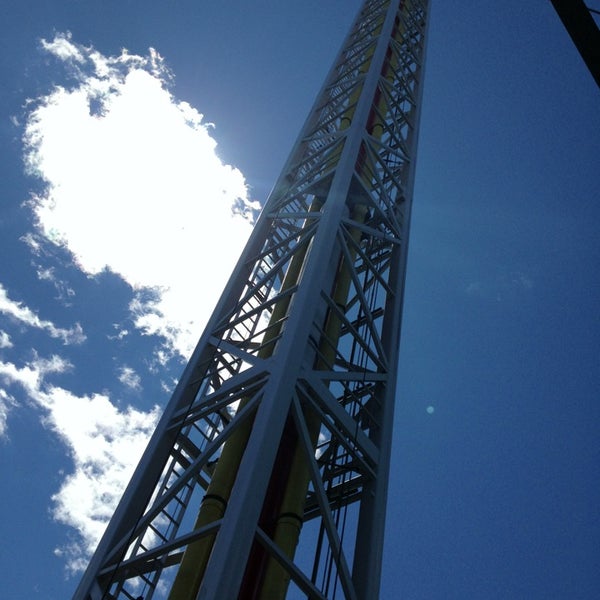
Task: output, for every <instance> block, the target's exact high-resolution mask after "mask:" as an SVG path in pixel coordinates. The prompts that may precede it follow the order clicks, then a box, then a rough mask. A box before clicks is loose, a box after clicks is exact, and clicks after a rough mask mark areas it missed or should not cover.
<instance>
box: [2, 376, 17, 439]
mask: <svg viewBox="0 0 600 600" xmlns="http://www.w3.org/2000/svg"><path fill="white" fill-rule="evenodd" d="M15 404H16V402H15V399H14V397H13V396H11V395H10V394H9V393H8V392H7V391H6V390H5V389H3V388H0V438H3V437H5V436H6V421H7V419H8V412H9V410H10V408H11V407H13V406H14V405H15Z"/></svg>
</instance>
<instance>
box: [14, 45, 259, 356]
mask: <svg viewBox="0 0 600 600" xmlns="http://www.w3.org/2000/svg"><path fill="white" fill-rule="evenodd" d="M43 48H44V49H45V50H46V51H47V52H50V53H52V54H53V55H54V56H55V57H56V58H57V59H58V60H59V61H61V63H63V64H64V65H65V68H68V69H70V70H71V72H72V74H74V75H75V79H76V81H77V83H76V84H75V85H73V86H71V87H70V88H69V89H67V88H64V87H56V88H55V89H54V90H53V91H52V92H51V93H50V94H48V95H47V96H45V97H43V98H41V99H39V100H38V101H37V103H36V104H35V108H34V109H33V110H32V111H31V112H30V114H29V118H28V121H27V126H26V130H25V136H24V141H25V147H26V164H27V167H28V169H29V172H30V173H32V174H33V175H35V176H36V177H38V178H40V179H41V180H42V181H43V182H44V184H45V190H44V192H43V193H42V194H40V195H37V196H34V197H33V198H32V199H31V203H30V204H31V207H32V210H33V212H34V214H35V218H36V220H37V227H38V229H39V230H40V232H41V233H42V234H43V235H44V236H45V237H46V238H47V239H48V240H50V241H51V242H53V243H55V244H58V245H61V246H64V247H66V248H68V249H69V250H70V251H71V252H72V253H73V255H74V258H75V261H76V263H77V264H78V265H79V266H80V268H81V269H82V270H83V271H85V272H86V273H89V274H92V275H94V274H97V273H99V272H101V271H102V270H103V269H110V270H111V271H113V272H114V273H117V274H118V275H120V276H121V277H122V278H123V279H124V280H125V281H127V282H128V283H129V284H130V285H131V286H132V287H133V288H134V289H135V290H138V291H139V295H138V299H137V301H136V302H134V304H133V305H132V311H133V314H134V318H135V322H136V325H137V326H138V327H140V328H141V329H142V330H144V331H145V332H147V333H156V334H159V335H162V336H164V338H165V340H166V342H167V346H168V347H170V348H171V349H172V350H174V351H176V352H179V353H180V354H182V355H184V356H185V355H187V354H188V353H189V352H190V351H191V349H192V348H193V346H194V343H195V341H196V339H197V337H198V335H199V333H200V331H201V328H202V326H203V325H204V323H205V322H206V320H207V319H208V316H209V315H210V312H211V310H212V308H213V307H214V305H215V303H216V300H217V298H218V295H219V294H220V292H221V290H222V289H223V287H224V285H225V283H226V281H227V279H228V277H229V274H230V272H231V269H232V268H233V265H234V264H235V261H236V259H237V257H238V256H239V254H240V252H241V249H242V247H243V245H244V243H245V241H246V240H247V238H248V235H249V233H250V230H251V220H252V219H251V215H252V211H253V209H255V208H256V205H255V204H253V203H252V202H250V201H249V199H248V196H247V189H246V186H245V182H244V178H243V176H242V174H241V173H240V172H239V171H238V170H237V169H235V168H233V167H231V166H228V165H224V164H223V163H222V162H221V160H220V159H219V157H218V156H217V154H216V152H215V148H216V142H215V140H214V139H213V138H212V137H211V135H210V127H209V126H208V125H206V124H204V123H203V121H202V115H201V114H200V113H199V112H198V111H197V110H196V109H194V108H193V107H192V106H190V105H189V104H188V103H185V102H178V101H176V100H175V98H174V97H173V96H172V94H171V93H170V92H169V91H168V89H167V82H168V79H169V78H170V74H169V73H168V71H167V70H166V68H165V67H164V65H163V61H162V59H161V57H160V56H159V55H158V54H157V53H156V52H155V51H152V50H151V51H150V53H149V55H148V56H147V57H141V56H135V55H131V54H128V53H127V52H126V51H124V52H123V53H122V54H121V55H120V56H116V57H105V56H102V55H101V54H100V53H99V52H97V51H95V50H93V49H92V48H86V47H84V46H80V45H76V44H74V43H73V42H72V41H71V39H70V36H69V35H60V34H59V35H57V36H56V37H55V39H54V40H53V41H51V42H46V41H44V42H43ZM148 289H152V290H153V292H154V293H153V294H148V293H146V292H145V290H146V291H147V290H148Z"/></svg>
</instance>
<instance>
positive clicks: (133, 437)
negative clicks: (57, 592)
mask: <svg viewBox="0 0 600 600" xmlns="http://www.w3.org/2000/svg"><path fill="white" fill-rule="evenodd" d="M71 368H72V366H71V365H70V363H68V362H67V361H65V360H64V359H62V358H61V357H59V356H52V357H51V358H49V359H42V358H39V357H37V358H35V359H34V360H33V361H30V362H28V363H27V364H25V365H23V366H21V367H19V366H17V365H15V364H13V363H10V362H1V361H0V381H1V382H2V383H3V384H4V388H2V389H0V433H1V432H2V425H3V422H4V421H3V414H4V413H3V406H4V403H9V402H11V401H12V400H13V397H12V396H11V395H10V394H9V393H8V392H7V391H6V389H5V388H6V387H10V386H15V385H16V386H20V387H21V388H22V389H23V390H24V391H25V392H26V394H27V396H28V398H29V399H30V400H31V401H33V402H35V403H36V404H37V405H38V406H39V407H41V408H42V409H43V411H44V414H45V417H44V423H45V424H46V425H47V427H49V428H50V429H51V430H52V431H54V432H55V433H56V434H58V436H60V438H61V440H62V441H63V442H64V443H65V444H66V446H67V448H68V449H69V453H70V455H71V457H72V459H73V463H74V470H73V472H72V473H70V474H68V475H67V477H66V478H65V480H64V481H63V483H62V485H61V487H60V489H59V490H58V492H57V493H56V494H55V495H54V496H53V497H52V502H53V508H52V514H53V515H54V518H55V519H56V520H57V521H59V522H61V523H64V524H66V525H69V526H70V527H72V528H74V529H75V531H76V532H77V536H76V537H74V538H73V539H72V540H71V541H70V542H69V543H67V544H65V545H63V546H61V548H58V549H57V553H58V554H61V555H63V556H65V557H66V559H67V566H68V568H69V570H70V571H77V570H80V569H82V568H83V567H84V566H85V563H86V561H87V559H88V558H89V555H90V554H91V552H92V551H93V549H94V548H95V546H96V544H97V543H98V540H99V538H100V536H101V535H102V532H103V531H104V528H105V526H106V523H107V521H108V519H109V518H110V516H111V514H112V512H113V511H114V509H115V507H116V505H117V502H118V500H119V498H120V495H121V493H122V491H123V489H124V488H125V485H126V484H127V481H128V480H129V478H130V477H131V473H132V472H133V469H134V467H135V465H136V463H137V461H138V460H139V458H140V456H141V453H142V452H143V449H144V447H145V446H146V443H147V441H148V437H149V436H150V434H151V432H152V431H153V429H154V427H155V425H156V422H157V420H158V415H159V409H158V408H157V407H155V408H154V409H153V410H151V411H149V412H143V411H139V410H136V409H134V408H132V407H127V408H125V409H124V410H120V409H118V408H117V407H116V406H115V405H114V404H113V403H112V402H111V399H110V398H109V397H108V396H107V395H106V394H91V395H84V396H77V395H75V394H73V393H72V392H70V391H68V390H66V389H64V388H62V387H58V386H55V385H52V384H51V383H50V382H49V379H51V377H52V375H54V374H60V373H64V372H65V371H68V370H70V369H71Z"/></svg>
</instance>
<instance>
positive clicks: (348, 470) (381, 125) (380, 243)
mask: <svg viewBox="0 0 600 600" xmlns="http://www.w3.org/2000/svg"><path fill="white" fill-rule="evenodd" d="M427 13H428V0H366V1H365V2H364V4H363V6H362V8H361V9H360V11H359V14H358V16H357V18H356V20H355V22H354V24H353V26H352V28H351V30H350V33H349V35H348V37H347V39H346V40H345V42H344V44H343V46H342V49H341V51H340V53H339V55H338V57H337V59H336V60H335V63H334V66H333V68H332V69H331V71H330V73H329V75H328V76H327V79H326V81H325V84H324V86H323V88H322V90H321V92H320V93H319V95H318V97H317V100H316V102H315V104H314V106H313V108H312V110H311V112H310V114H309V116H308V119H307V121H306V123H305V125H304V127H303V129H302V131H301V133H300V136H299V138H298V141H297V142H296V144H295V146H294V148H293V150H292V153H291V155H290V157H289V159H288V161H287V163H286V165H285V167H284V169H283V172H282V174H281V176H280V177H279V179H278V181H277V183H276V185H275V186H274V190H273V192H272V193H271V195H270V197H269V199H268V201H267V203H266V205H265V207H264V210H263V212H262V214H261V216H260V218H259V220H258V222H257V224H256V227H255V229H254V231H253V233H252V235H251V237H250V240H249V242H248V244H247V246H246V248H245V250H244V251H243V253H242V256H241V257H240V260H239V262H238V264H237V266H236V268H235V270H234V272H233V274H232V276H231V279H230V281H229V283H228V284H227V286H226V288H225V291H224V292H223V295H222V297H221V299H220V301H219V303H218V305H217V307H216V309H215V311H214V314H213V315H212V317H211V319H210V321H209V323H208V325H207V327H206V330H205V332H204V334H203V335H202V337H201V338H200V341H199V343H198V346H197V348H196V350H195V351H194V353H193V355H192V357H191V359H190V361H189V364H188V365H187V367H186V369H185V371H184V373H183V375H182V377H181V380H180V381H179V384H178V385H177V388H176V390H175V392H174V394H173V397H172V399H171V400H170V402H169V404H168V405H167V407H166V410H165V412H164V415H163V417H162V419H161V421H160V423H159V424H158V426H157V429H156V432H155V433H154V435H153V437H152V438H151V440H150V443H149V445H148V448H147V450H146V452H145V454H144V455H143V457H142V459H141V462H140V464H139V465H138V467H137V470H136V471H135V473H134V476H133V478H132V480H131V483H130V484H129V486H128V488H127V490H126V492H125V494H124V496H123V499H122V501H121V503H120V504H119V506H118V508H117V510H116V512H115V514H114V516H113V518H112V520H111V522H110V524H109V525H108V528H107V530H106V533H105V535H104V537H103V538H102V540H101V542H100V544H99V546H98V549H97V551H96V553H95V555H94V556H93V558H92V560H91V562H90V565H89V567H88V570H87V571H86V573H85V575H84V577H83V579H82V581H81V584H80V586H79V588H78V589H77V592H76V594H75V598H77V599H79V600H100V599H111V600H112V599H117V598H118V599H130V600H137V599H140V598H143V600H149V599H150V598H155V599H156V598H169V600H194V599H197V598H198V599H200V598H201V599H203V600H235V599H238V598H239V599H243V600H251V599H252V600H254V599H262V600H278V599H283V598H307V597H308V598H311V599H313V598H321V599H324V598H344V599H355V600H360V599H362V600H373V599H375V598H377V597H378V596H379V580H380V567H381V557H382V546H383V535H384V514H385V508H386V495H387V487H388V484H387V481H388V470H389V462H390V447H391V443H392V423H393V411H394V400H395V387H396V371H397V363H398V347H399V336H400V321H401V315H402V297H403V288H404V278H405V269H406V253H407V242H408V225H409V217H410V207H411V195H412V187H413V179H414V170H415V160H414V159H415V152H416V140H417V129H418V120H419V110H420V104H421V101H420V97H421V89H422V66H423V57H424V45H425V30H426V21H427Z"/></svg>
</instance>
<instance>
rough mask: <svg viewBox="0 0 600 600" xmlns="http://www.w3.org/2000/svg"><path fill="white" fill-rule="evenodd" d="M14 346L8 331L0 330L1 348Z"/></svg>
mask: <svg viewBox="0 0 600 600" xmlns="http://www.w3.org/2000/svg"><path fill="white" fill-rule="evenodd" d="M12 346H13V344H12V342H11V341H10V336H9V335H8V333H6V331H2V330H1V329H0V348H12Z"/></svg>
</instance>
